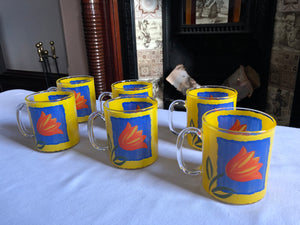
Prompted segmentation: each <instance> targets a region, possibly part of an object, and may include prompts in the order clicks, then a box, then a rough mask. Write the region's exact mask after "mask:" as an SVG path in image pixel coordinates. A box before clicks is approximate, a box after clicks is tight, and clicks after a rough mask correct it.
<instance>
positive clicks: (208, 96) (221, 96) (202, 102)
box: [168, 85, 238, 150]
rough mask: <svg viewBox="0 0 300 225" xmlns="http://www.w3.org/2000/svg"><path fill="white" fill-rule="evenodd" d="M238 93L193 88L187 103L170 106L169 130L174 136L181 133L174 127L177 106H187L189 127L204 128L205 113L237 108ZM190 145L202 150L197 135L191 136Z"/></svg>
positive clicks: (227, 89)
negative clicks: (219, 109) (203, 117)
mask: <svg viewBox="0 0 300 225" xmlns="http://www.w3.org/2000/svg"><path fill="white" fill-rule="evenodd" d="M237 95H238V92H237V91H236V90H235V89H233V88H230V87H225V86H217V85H207V86H201V87H198V88H191V89H188V90H187V91H186V101H184V100H175V101H173V102H172V103H171V104H170V106H169V112H168V114H169V129H170V131H172V132H173V133H174V134H176V135H178V134H179V132H178V131H176V130H175V128H174V125H173V112H174V111H175V108H176V106H178V105H182V106H185V108H186V110H187V127H197V128H201V127H202V116H203V114H204V113H205V112H207V111H209V110H211V109H215V108H226V107H236V100H237ZM187 140H188V143H189V145H191V146H193V147H194V148H196V149H200V150H201V148H202V142H201V139H199V138H198V136H197V135H193V134H192V135H189V136H188V138H187Z"/></svg>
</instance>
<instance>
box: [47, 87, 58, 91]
mask: <svg viewBox="0 0 300 225" xmlns="http://www.w3.org/2000/svg"><path fill="white" fill-rule="evenodd" d="M47 91H57V87H49V88H48V89H47Z"/></svg>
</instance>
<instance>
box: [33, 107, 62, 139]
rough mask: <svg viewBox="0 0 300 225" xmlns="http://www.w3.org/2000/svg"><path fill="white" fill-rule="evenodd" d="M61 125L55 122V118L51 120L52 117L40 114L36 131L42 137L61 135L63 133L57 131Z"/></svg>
mask: <svg viewBox="0 0 300 225" xmlns="http://www.w3.org/2000/svg"><path fill="white" fill-rule="evenodd" d="M60 125H61V123H58V122H56V118H53V119H52V115H51V114H48V115H46V114H45V113H44V112H42V114H41V116H40V118H39V120H38V122H37V125H36V127H37V131H38V132H39V134H41V135H43V136H51V135H54V134H63V131H62V130H61V129H59V126H60Z"/></svg>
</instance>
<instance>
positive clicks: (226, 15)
mask: <svg viewBox="0 0 300 225" xmlns="http://www.w3.org/2000/svg"><path fill="white" fill-rule="evenodd" d="M241 1H242V0H185V24H217V23H231V22H235V23H236V22H239V20H240V11H241Z"/></svg>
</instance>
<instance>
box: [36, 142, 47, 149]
mask: <svg viewBox="0 0 300 225" xmlns="http://www.w3.org/2000/svg"><path fill="white" fill-rule="evenodd" d="M45 145H46V144H45V143H44V142H38V143H36V148H37V149H38V150H42V149H43V148H44V147H45Z"/></svg>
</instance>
